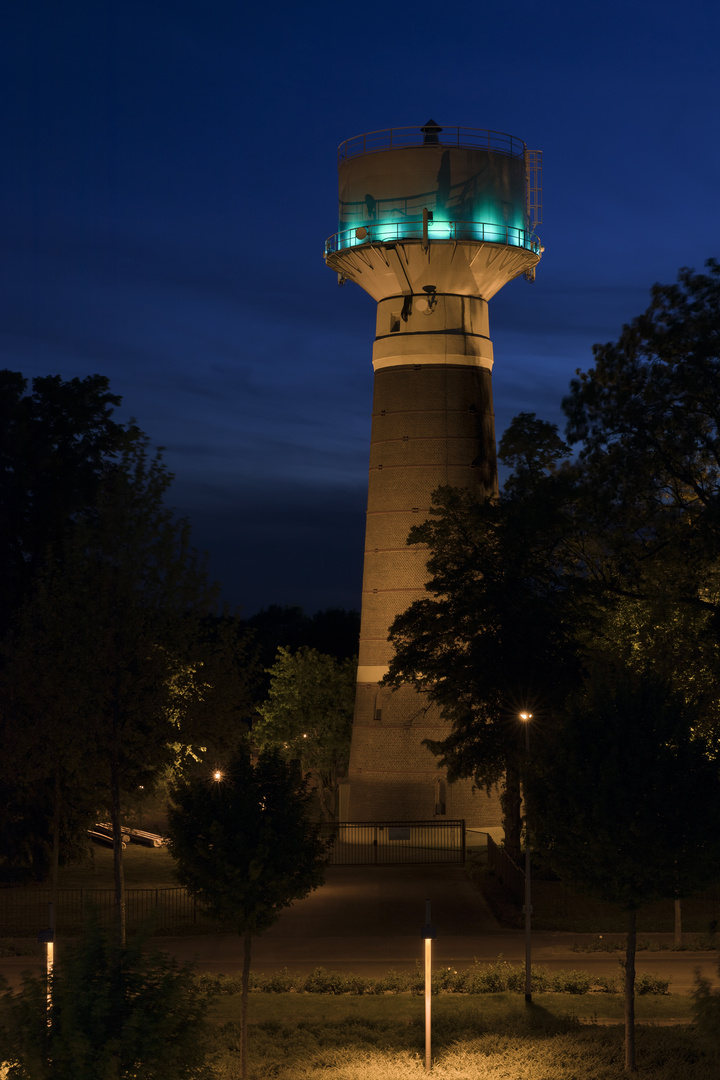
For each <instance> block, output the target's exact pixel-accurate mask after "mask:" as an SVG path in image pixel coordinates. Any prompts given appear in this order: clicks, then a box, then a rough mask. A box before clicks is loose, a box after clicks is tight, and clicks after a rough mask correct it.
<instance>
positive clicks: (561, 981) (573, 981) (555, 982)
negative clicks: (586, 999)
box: [550, 971, 592, 994]
mask: <svg viewBox="0 0 720 1080" xmlns="http://www.w3.org/2000/svg"><path fill="white" fill-rule="evenodd" d="M550 983H551V988H552V990H554V991H555V993H556V994H587V993H588V991H589V990H590V987H591V985H592V979H591V978H590V975H589V974H588V972H587V971H556V972H555V974H554V975H553V976H552V977H551V980H550Z"/></svg>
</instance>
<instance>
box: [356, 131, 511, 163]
mask: <svg viewBox="0 0 720 1080" xmlns="http://www.w3.org/2000/svg"><path fill="white" fill-rule="evenodd" d="M424 126H425V125H423V127H424ZM409 146H422V147H428V148H430V149H438V147H439V148H441V149H443V150H444V149H451V148H458V149H459V148H463V149H469V150H489V151H491V152H492V153H494V154H507V155H509V156H510V157H516V158H522V157H524V156H525V143H524V142H523V141H522V139H516V138H515V136H514V135H508V134H506V132H504V131H489V130H487V129H486V128H468V127H442V128H440V130H439V131H438V133H437V140H435V139H432V138H431V139H430V140H427V139H426V136H425V133H424V132H423V131H422V128H421V126H420V125H418V126H417V127H397V128H383V129H382V130H381V131H367V132H365V133H364V134H363V135H354V136H353V137H352V138H351V139H346V140H345V142H343V143H340V146H339V147H338V165H341V164H342V163H343V161H347V160H348V158H354V157H360V156H362V155H363V154H378V153H381V152H382V151H383V150H398V149H402V148H404V147H409Z"/></svg>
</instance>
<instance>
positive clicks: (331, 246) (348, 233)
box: [325, 221, 541, 256]
mask: <svg viewBox="0 0 720 1080" xmlns="http://www.w3.org/2000/svg"><path fill="white" fill-rule="evenodd" d="M402 240H415V241H418V242H422V240H423V224H422V221H383V222H380V223H377V224H372V225H361V226H360V227H358V228H352V229H344V230H343V231H342V232H339V233H335V235H334V236H330V237H328V239H327V240H326V241H325V255H326V256H327V255H331V254H332V253H333V252H336V251H346V250H347V249H348V248H355V247H363V246H368V245H372V244H394V243H397V242H398V241H402ZM428 240H430V241H437V240H445V241H455V242H462V241H474V242H475V243H484V244H504V245H506V246H507V247H519V248H524V249H525V250H526V251H532V252H534V253H535V254H539V253H540V250H541V248H540V239H539V237H537V236H536V235H535V234H534V233H531V232H528V231H527V230H526V229H518V228H517V227H516V226H514V225H494V224H492V223H490V222H485V221H433V222H430V223H429V224H428Z"/></svg>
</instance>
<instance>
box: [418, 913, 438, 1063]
mask: <svg viewBox="0 0 720 1080" xmlns="http://www.w3.org/2000/svg"><path fill="white" fill-rule="evenodd" d="M421 934H422V936H423V938H424V939H425V1072H430V1069H431V1068H432V1065H431V1064H430V1050H431V1041H432V1040H431V1034H430V1030H431V1016H432V943H433V940H434V939H435V927H434V926H431V925H430V901H429V900H426V901H425V925H424V926H423V928H422V930H421Z"/></svg>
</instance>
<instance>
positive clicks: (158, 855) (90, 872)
mask: <svg viewBox="0 0 720 1080" xmlns="http://www.w3.org/2000/svg"><path fill="white" fill-rule="evenodd" d="M112 856H113V853H112V848H109V847H101V846H100V845H99V844H93V846H92V858H91V859H88V860H87V862H86V863H83V864H82V865H81V866H63V867H61V868H60V888H61V889H112V888H113V859H112ZM174 868H175V860H174V859H173V858H172V857H171V855H170V852H169V851H168V850H167V848H164V847H161V848H149V847H144V846H143V845H142V844H128V846H127V847H126V848H125V851H124V852H123V869H124V873H125V887H126V888H128V889H167V888H173V887H175V886H177V881H176V880H175V878H174V877H173V870H174ZM39 887H40V888H43V887H44V886H39Z"/></svg>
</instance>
